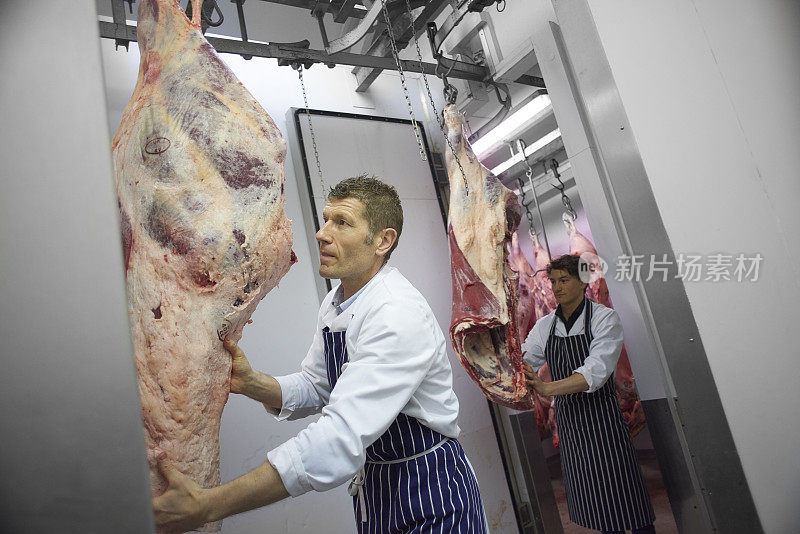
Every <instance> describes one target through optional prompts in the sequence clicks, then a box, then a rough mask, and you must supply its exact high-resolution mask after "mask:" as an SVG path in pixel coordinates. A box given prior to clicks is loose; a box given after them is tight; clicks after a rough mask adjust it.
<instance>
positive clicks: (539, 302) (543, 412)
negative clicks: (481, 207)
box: [531, 235, 558, 447]
mask: <svg viewBox="0 0 800 534" xmlns="http://www.w3.org/2000/svg"><path fill="white" fill-rule="evenodd" d="M531 241H532V243H533V266H534V267H533V268H534V270H535V271H536V276H535V277H534V314H535V315H536V320H537V321H538V320H539V319H541V318H542V317H544V316H545V315H547V314H548V313H550V312H552V311H553V310H555V309H556V308H557V307H558V302H556V297H555V296H554V295H553V285H552V284H551V283H550V278H549V277H548V276H547V266H548V265H550V254H548V253H547V250H545V248H544V247H543V246H542V245H541V243H540V242H539V238H538V237H537V236H536V235H532V236H531ZM537 374H538V375H539V378H541V379H542V380H544V381H545V382H550V381H552V378H550V369H549V368H548V367H547V364H544V365H543V366H542V367H541V369H539V372H538V373H537ZM535 396H536V422H537V424H538V426H539V436H540V437H541V438H542V439H544V438H546V437H547V436H550V435H552V436H553V445H554V446H555V447H558V430H557V429H556V414H555V409H554V406H553V398H552V397H545V396H543V395H539V394H538V393H535Z"/></svg>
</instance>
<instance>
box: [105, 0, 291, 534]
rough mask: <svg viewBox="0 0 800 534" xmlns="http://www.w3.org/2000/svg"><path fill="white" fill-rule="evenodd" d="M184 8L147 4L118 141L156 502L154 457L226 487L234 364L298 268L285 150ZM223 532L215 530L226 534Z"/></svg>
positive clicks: (142, 6) (163, 1)
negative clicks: (231, 347) (251, 325)
mask: <svg viewBox="0 0 800 534" xmlns="http://www.w3.org/2000/svg"><path fill="white" fill-rule="evenodd" d="M201 3H202V0H192V8H193V13H194V16H193V19H192V20H191V21H190V20H188V19H187V17H186V16H185V14H184V13H183V11H182V10H181V9H180V6H179V5H178V4H177V2H176V1H175V0H141V1H140V2H139V14H138V27H137V35H138V40H139V49H140V51H141V62H140V66H139V77H138V80H137V82H136V87H135V89H134V92H133V96H132V97H131V99H130V102H129V103H128V105H127V107H126V108H125V112H124V114H123V117H122V122H121V124H120V126H119V130H118V131H117V133H116V135H115V136H114V139H113V143H112V145H113V157H114V168H115V173H116V179H117V195H118V199H119V209H120V216H121V220H122V242H123V250H124V259H125V268H126V282H127V292H128V304H129V307H128V310H129V314H130V324H131V330H132V334H133V342H134V349H135V355H136V368H137V371H138V376H139V393H140V398H141V403H142V414H143V418H144V425H145V430H146V433H145V434H146V444H147V452H148V459H149V462H150V468H151V472H150V474H151V482H152V488H153V494H154V495H159V494H161V493H163V491H164V489H165V481H164V480H163V479H162V477H161V476H160V474H159V472H158V470H157V469H156V457H157V456H159V455H166V459H167V460H168V461H169V462H170V463H171V464H172V465H174V466H175V467H176V468H177V469H179V470H180V471H182V472H183V473H185V474H186V475H188V476H190V477H191V478H192V479H194V480H195V481H196V482H198V483H199V484H200V485H201V486H206V487H207V486H214V485H218V484H219V483H220V474H219V425H220V417H221V415H222V409H223V407H224V405H225V402H226V401H227V398H228V394H229V386H230V384H229V375H230V366H231V359H230V356H229V355H228V354H227V352H226V351H225V350H224V348H223V346H222V342H221V341H220V339H219V336H218V330H219V329H220V328H221V327H223V329H224V330H225V331H227V332H228V337H231V338H232V339H234V340H238V339H239V338H240V337H241V332H242V328H243V327H244V324H245V323H246V322H247V321H248V320H249V319H250V316H251V315H252V313H253V311H254V310H255V308H256V305H257V304H258V302H259V301H260V300H261V299H262V298H264V296H265V295H266V294H267V292H268V291H269V290H271V289H272V288H273V287H275V286H276V285H277V283H278V281H279V280H280V278H281V277H282V276H283V275H284V274H286V272H287V271H288V270H289V268H290V266H291V265H292V263H294V262H295V261H296V258H295V256H294V253H293V252H292V251H291V244H292V231H291V222H290V221H289V220H288V219H287V218H286V215H285V213H284V191H283V189H284V174H283V163H284V159H285V156H286V144H285V142H284V140H283V138H282V136H281V134H280V131H279V130H278V128H277V127H276V126H275V124H274V123H273V122H272V119H270V117H269V116H268V115H267V113H266V112H265V111H264V110H263V109H262V108H261V106H260V105H259V104H258V102H256V100H255V99H254V98H253V96H252V95H250V93H249V92H248V91H247V90H246V89H245V88H244V87H243V86H242V84H241V83H240V82H239V81H238V80H237V79H236V78H235V76H234V75H233V74H232V73H231V71H230V70H229V69H228V68H227V67H226V66H225V64H224V63H223V62H222V61H221V60H220V58H219V57H218V56H217V54H216V52H215V51H214V49H213V48H212V47H211V45H210V44H209V43H208V42H207V41H206V40H205V38H204V37H203V35H202V33H201V31H200V13H201ZM219 528H221V525H220V524H219V523H216V524H209V525H206V526H205V530H219Z"/></svg>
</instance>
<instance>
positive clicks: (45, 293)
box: [0, 0, 154, 534]
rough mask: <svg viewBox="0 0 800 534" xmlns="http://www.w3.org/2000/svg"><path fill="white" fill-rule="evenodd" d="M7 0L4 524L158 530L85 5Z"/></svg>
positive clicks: (89, 10) (86, 532)
mask: <svg viewBox="0 0 800 534" xmlns="http://www.w3.org/2000/svg"><path fill="white" fill-rule="evenodd" d="M3 8H4V9H3V17H2V18H0V64H2V65H3V82H2V84H0V106H2V117H3V119H4V129H3V133H2V134H0V136H2V142H0V159H2V161H3V171H4V172H3V174H4V176H3V179H2V180H0V227H2V232H0V273H2V274H1V275H0V339H2V343H3V349H2V351H3V370H2V375H3V384H2V386H1V387H0V405H1V406H2V407H3V410H2V415H0V473H2V476H0V530H2V531H3V532H10V533H36V532H58V533H67V534H69V533H75V534H90V533H109V532H114V533H131V534H142V533H147V532H153V531H154V528H153V517H152V511H151V507H150V482H149V476H148V470H147V461H146V457H145V447H144V430H143V427H142V421H141V408H140V405H139V398H138V394H137V386H136V373H135V369H134V363H133V350H132V346H131V339H130V329H129V326H128V314H127V305H126V302H125V285H124V267H123V265H122V254H121V245H120V243H121V241H120V232H119V218H118V213H117V201H116V197H115V194H114V182H113V173H112V170H111V160H110V140H109V135H108V130H107V128H108V126H107V124H108V123H107V117H106V105H105V96H104V91H103V80H102V75H101V73H102V68H101V64H100V49H99V44H98V42H99V37H98V33H97V19H96V12H95V3H94V1H92V0H80V1H74V2H29V1H25V0H16V1H12V2H5V3H4V4H3ZM64 28H69V31H67V32H65V31H63V30H64ZM56 35H57V36H58V40H57V41H54V40H53V36H56ZM21 43H24V46H20V44H21Z"/></svg>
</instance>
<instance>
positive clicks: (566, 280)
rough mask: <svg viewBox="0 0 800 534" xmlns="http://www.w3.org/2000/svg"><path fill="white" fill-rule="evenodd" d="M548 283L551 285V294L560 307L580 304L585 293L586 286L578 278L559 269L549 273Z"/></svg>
mask: <svg viewBox="0 0 800 534" xmlns="http://www.w3.org/2000/svg"><path fill="white" fill-rule="evenodd" d="M550 282H551V283H552V284H553V294H554V295H555V297H556V300H557V301H558V303H559V304H561V305H564V304H569V303H572V302H576V301H577V302H580V300H581V299H582V298H583V295H584V293H585V292H586V284H585V283H583V282H581V279H580V278H578V277H577V276H572V275H571V274H569V273H568V272H567V271H562V270H561V269H553V270H552V271H551V272H550Z"/></svg>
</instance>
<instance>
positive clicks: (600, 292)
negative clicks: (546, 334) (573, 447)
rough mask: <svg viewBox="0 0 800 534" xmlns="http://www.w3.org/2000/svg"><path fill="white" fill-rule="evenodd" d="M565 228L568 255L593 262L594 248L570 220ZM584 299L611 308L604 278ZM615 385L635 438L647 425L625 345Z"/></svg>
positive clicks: (595, 251) (593, 285) (596, 280)
mask: <svg viewBox="0 0 800 534" xmlns="http://www.w3.org/2000/svg"><path fill="white" fill-rule="evenodd" d="M564 225H565V226H566V227H567V232H568V233H569V252H570V254H575V255H578V256H580V255H581V254H590V255H592V256H593V257H594V258H596V257H597V250H596V249H595V248H594V245H593V244H592V242H591V241H589V240H588V239H587V238H586V236H584V235H583V234H581V233H580V232H579V231H578V229H577V228H575V223H574V222H573V221H572V219H570V218H569V217H565V218H564ZM586 296H587V297H588V298H589V299H590V300H593V301H595V302H599V303H600V304H602V305H603V306H606V307H608V308H613V307H614V306H613V305H612V304H611V297H610V296H609V294H608V284H606V280H605V278H604V277H603V276H599V277H597V278H596V279H595V280H593V281H592V282H591V283H590V284H589V287H588V289H587V290H586ZM614 385H615V386H616V389H617V400H618V401H619V405H620V409H621V410H622V415H623V416H624V417H625V421H626V422H627V423H628V428H629V429H630V432H631V435H632V436H635V435H636V434H638V433H639V432H640V431H641V430H642V429H643V428H644V427H645V426H646V424H647V423H646V421H645V418H644V410H643V409H642V402H641V401H640V400H639V396H638V395H637V393H636V387H635V385H634V381H633V370H632V369H631V363H630V361H629V360H628V353H627V351H626V350H625V346H624V345H623V347H622V352H621V354H620V356H619V362H618V363H617V369H616V371H615V373H614Z"/></svg>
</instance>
